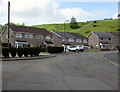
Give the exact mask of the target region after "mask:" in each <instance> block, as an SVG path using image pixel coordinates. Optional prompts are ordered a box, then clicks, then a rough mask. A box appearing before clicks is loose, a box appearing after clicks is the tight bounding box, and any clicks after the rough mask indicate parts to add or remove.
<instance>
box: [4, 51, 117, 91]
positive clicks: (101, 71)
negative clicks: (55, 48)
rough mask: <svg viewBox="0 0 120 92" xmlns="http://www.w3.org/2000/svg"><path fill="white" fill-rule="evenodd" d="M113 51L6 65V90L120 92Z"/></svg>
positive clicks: (7, 63)
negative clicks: (111, 60)
mask: <svg viewBox="0 0 120 92" xmlns="http://www.w3.org/2000/svg"><path fill="white" fill-rule="evenodd" d="M106 53H109V52H83V53H73V54H64V55H60V54H59V55H57V56H56V57H53V58H46V59H38V60H29V61H27V60H26V61H10V62H9V61H5V62H3V63H2V68H3V70H2V72H3V85H2V86H3V89H4V90H117V89H118V67H117V66H114V65H112V64H111V63H109V62H108V61H107V60H105V59H104V55H105V54H106Z"/></svg>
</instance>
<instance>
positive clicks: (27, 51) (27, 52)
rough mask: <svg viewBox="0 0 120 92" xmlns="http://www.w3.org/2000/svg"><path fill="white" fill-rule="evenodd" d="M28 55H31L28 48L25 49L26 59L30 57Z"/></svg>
mask: <svg viewBox="0 0 120 92" xmlns="http://www.w3.org/2000/svg"><path fill="white" fill-rule="evenodd" d="M28 54H29V48H28V47H25V48H24V56H25V57H28Z"/></svg>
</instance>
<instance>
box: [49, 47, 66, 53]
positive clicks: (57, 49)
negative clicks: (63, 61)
mask: <svg viewBox="0 0 120 92" xmlns="http://www.w3.org/2000/svg"><path fill="white" fill-rule="evenodd" d="M47 51H48V52H49V53H61V52H63V51H64V47H57V46H48V47H47Z"/></svg>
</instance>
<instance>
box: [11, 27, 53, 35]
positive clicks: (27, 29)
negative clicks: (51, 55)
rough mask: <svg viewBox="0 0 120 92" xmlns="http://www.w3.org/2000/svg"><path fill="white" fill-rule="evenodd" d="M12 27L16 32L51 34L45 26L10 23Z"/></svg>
mask: <svg viewBox="0 0 120 92" xmlns="http://www.w3.org/2000/svg"><path fill="white" fill-rule="evenodd" d="M10 29H11V30H12V31H14V32H26V33H34V34H43V35H51V33H50V32H49V31H47V30H46V29H43V28H35V27H27V26H15V25H10Z"/></svg>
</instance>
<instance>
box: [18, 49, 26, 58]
mask: <svg viewBox="0 0 120 92" xmlns="http://www.w3.org/2000/svg"><path fill="white" fill-rule="evenodd" d="M17 54H18V56H19V57H22V55H23V54H24V48H21V47H19V48H17Z"/></svg>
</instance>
